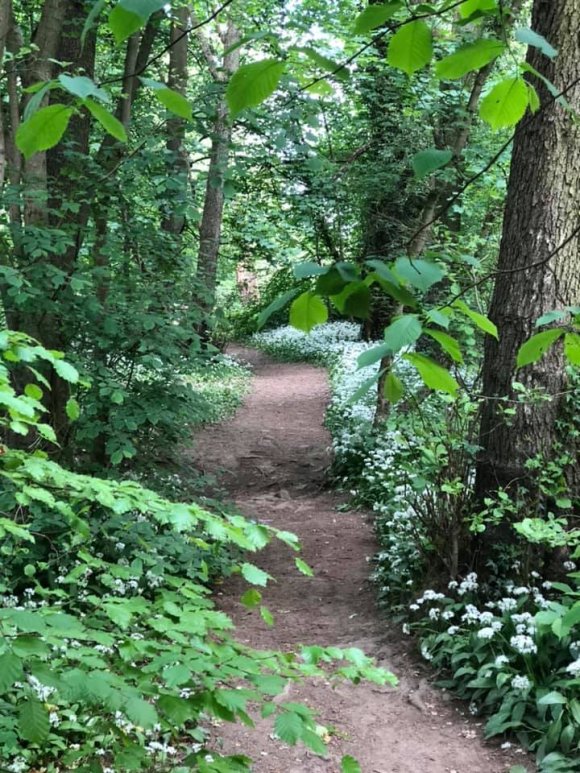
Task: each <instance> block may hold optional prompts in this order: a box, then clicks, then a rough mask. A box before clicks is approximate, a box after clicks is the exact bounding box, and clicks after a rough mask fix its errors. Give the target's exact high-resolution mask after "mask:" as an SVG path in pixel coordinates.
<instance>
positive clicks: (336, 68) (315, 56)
mask: <svg viewBox="0 0 580 773" xmlns="http://www.w3.org/2000/svg"><path fill="white" fill-rule="evenodd" d="M297 50H298V51H301V52H302V53H303V54H306V56H307V57H308V58H309V59H311V60H312V61H313V62H314V64H315V65H316V66H317V67H319V68H320V69H321V70H326V72H329V73H331V74H332V76H333V77H334V78H336V79H337V80H340V81H347V80H348V79H349V78H350V73H349V71H348V70H347V68H346V67H344V66H342V65H340V64H337V63H336V62H334V61H333V60H332V59H329V58H328V57H326V56H322V54H319V53H318V51H316V50H315V49H314V48H308V47H304V48H298V49H297Z"/></svg>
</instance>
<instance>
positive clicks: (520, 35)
mask: <svg viewBox="0 0 580 773" xmlns="http://www.w3.org/2000/svg"><path fill="white" fill-rule="evenodd" d="M514 37H515V39H516V40H519V42H520V43H525V44H526V45H528V46H533V47H534V48H538V49H539V50H540V51H541V52H542V53H543V54H544V55H545V56H547V57H548V58H549V59H554V58H555V57H557V56H558V51H557V49H555V48H554V46H552V45H550V43H548V41H547V40H546V38H545V37H543V36H542V35H540V34H539V33H537V32H534V30H531V29H529V28H527V27H521V28H520V29H517V30H516V31H515V33H514Z"/></svg>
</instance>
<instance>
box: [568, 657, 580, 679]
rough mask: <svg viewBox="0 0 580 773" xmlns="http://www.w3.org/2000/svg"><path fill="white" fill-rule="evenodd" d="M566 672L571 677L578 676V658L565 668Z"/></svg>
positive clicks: (579, 661)
mask: <svg viewBox="0 0 580 773" xmlns="http://www.w3.org/2000/svg"><path fill="white" fill-rule="evenodd" d="M566 671H567V672H568V673H569V674H572V676H573V677H577V676H580V658H578V659H577V660H575V661H574V662H573V663H570V664H569V665H568V666H566Z"/></svg>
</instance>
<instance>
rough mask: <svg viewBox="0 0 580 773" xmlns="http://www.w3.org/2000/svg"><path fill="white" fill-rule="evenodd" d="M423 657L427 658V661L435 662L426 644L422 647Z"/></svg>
mask: <svg viewBox="0 0 580 773" xmlns="http://www.w3.org/2000/svg"><path fill="white" fill-rule="evenodd" d="M421 655H422V656H423V657H424V658H425V660H433V654H432V653H431V652H430V651H429V648H428V647H427V645H426V644H422V645H421Z"/></svg>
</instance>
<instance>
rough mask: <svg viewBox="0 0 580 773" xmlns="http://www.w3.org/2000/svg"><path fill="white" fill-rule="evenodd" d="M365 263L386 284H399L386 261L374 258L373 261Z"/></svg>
mask: <svg viewBox="0 0 580 773" xmlns="http://www.w3.org/2000/svg"><path fill="white" fill-rule="evenodd" d="M365 263H366V264H367V266H370V267H371V268H372V269H373V270H374V271H376V272H377V274H378V275H379V277H380V278H381V279H384V280H385V281H386V282H391V283H392V284H398V282H397V278H396V276H395V275H394V274H393V272H392V271H391V269H390V268H389V267H388V266H387V264H386V263H385V261H384V260H377V259H376V258H373V259H372V260H367V261H365Z"/></svg>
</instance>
